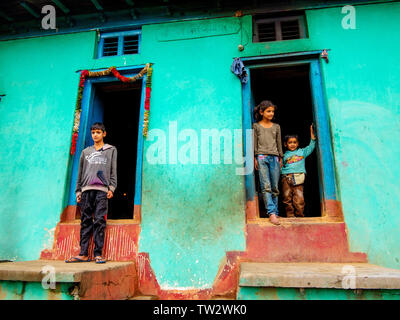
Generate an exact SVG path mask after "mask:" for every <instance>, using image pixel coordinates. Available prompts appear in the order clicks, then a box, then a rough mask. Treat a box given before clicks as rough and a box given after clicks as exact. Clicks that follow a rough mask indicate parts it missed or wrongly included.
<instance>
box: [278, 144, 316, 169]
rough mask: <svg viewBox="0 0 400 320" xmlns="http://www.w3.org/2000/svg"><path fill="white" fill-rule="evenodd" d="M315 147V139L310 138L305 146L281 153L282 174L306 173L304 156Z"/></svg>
mask: <svg viewBox="0 0 400 320" xmlns="http://www.w3.org/2000/svg"><path fill="white" fill-rule="evenodd" d="M314 148H315V140H311V141H310V144H309V145H308V146H307V147H305V148H297V149H296V150H294V151H286V152H285V154H284V155H283V165H282V169H281V173H282V174H289V173H306V166H305V164H306V158H307V157H308V156H309V155H310V154H311V152H313V150H314Z"/></svg>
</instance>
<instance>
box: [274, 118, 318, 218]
mask: <svg viewBox="0 0 400 320" xmlns="http://www.w3.org/2000/svg"><path fill="white" fill-rule="evenodd" d="M310 133H311V141H310V144H309V145H308V146H307V147H305V148H298V147H299V138H298V136H297V135H287V136H285V143H284V145H285V147H286V148H287V149H288V151H286V152H285V154H284V155H283V165H282V169H281V174H282V193H283V200H282V202H283V204H284V205H285V209H286V216H287V217H288V218H289V217H294V216H296V217H304V214H303V211H304V205H305V203H304V195H303V183H304V180H305V174H306V168H305V162H306V161H305V160H306V158H307V157H308V156H309V155H310V154H311V152H313V150H314V148H315V136H314V130H313V126H312V125H311V127H310Z"/></svg>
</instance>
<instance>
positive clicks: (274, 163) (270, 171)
mask: <svg viewBox="0 0 400 320" xmlns="http://www.w3.org/2000/svg"><path fill="white" fill-rule="evenodd" d="M276 110H277V107H276V106H275V105H274V104H273V103H272V102H271V101H269V100H264V101H262V102H261V103H260V104H259V105H258V106H256V107H255V108H254V118H255V121H256V122H254V124H253V137H254V167H255V169H256V170H258V172H259V178H260V187H261V192H262V196H263V200H264V205H265V208H266V209H267V213H268V215H269V220H270V221H271V223H273V224H275V225H279V224H280V222H279V219H278V216H279V212H278V195H279V187H278V183H279V176H280V167H281V164H282V157H283V151H282V140H281V127H280V126H279V124H277V123H275V122H272V120H274V117H275V113H276Z"/></svg>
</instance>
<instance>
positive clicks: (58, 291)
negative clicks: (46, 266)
mask: <svg viewBox="0 0 400 320" xmlns="http://www.w3.org/2000/svg"><path fill="white" fill-rule="evenodd" d="M73 286H74V284H73V283H57V284H56V288H55V289H44V288H43V287H42V283H41V282H24V281H0V300H73V299H74V296H73V295H71V294H70V292H71V287H73Z"/></svg>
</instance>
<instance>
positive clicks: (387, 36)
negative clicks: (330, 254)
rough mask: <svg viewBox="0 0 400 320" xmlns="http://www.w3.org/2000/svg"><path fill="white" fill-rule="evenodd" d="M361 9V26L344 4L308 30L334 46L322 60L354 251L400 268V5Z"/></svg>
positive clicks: (315, 16)
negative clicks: (348, 20)
mask: <svg viewBox="0 0 400 320" xmlns="http://www.w3.org/2000/svg"><path fill="white" fill-rule="evenodd" d="M355 8H356V29H355V30H350V29H349V30H345V29H343V28H342V27H341V23H340V18H341V17H343V16H344V15H343V14H341V11H340V8H335V9H328V10H316V11H312V12H309V14H308V17H309V20H310V23H309V28H310V33H312V34H314V35H315V38H313V43H314V44H315V45H316V46H319V47H321V48H329V49H331V51H329V58H330V59H329V63H328V64H325V63H323V64H322V65H323V72H324V79H325V87H326V96H327V101H328V105H329V114H330V117H331V125H332V134H333V142H334V152H335V158H336V170H337V177H338V180H339V188H340V191H341V192H340V193H341V200H342V205H343V212H344V218H345V221H346V224H347V227H348V232H349V243H350V249H351V250H352V251H361V252H366V253H367V254H368V257H369V261H370V262H371V263H375V264H380V265H382V266H385V267H389V268H397V269H399V268H400V246H399V243H400V233H399V232H398V231H399V229H400V215H399V212H400V211H399V205H400V200H399V199H400V186H399V184H398V183H397V181H398V180H399V179H400V167H399V166H398V164H399V159H400V149H399V148H397V147H396V141H399V140H400V99H399V98H400V90H399V88H400V66H399V63H398V55H397V54H395V52H398V50H399V49H400V34H399V32H398V30H400V20H399V19H398V17H399V16H400V3H391V4H380V5H365V6H356V7H355ZM328 35H330V36H328Z"/></svg>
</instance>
